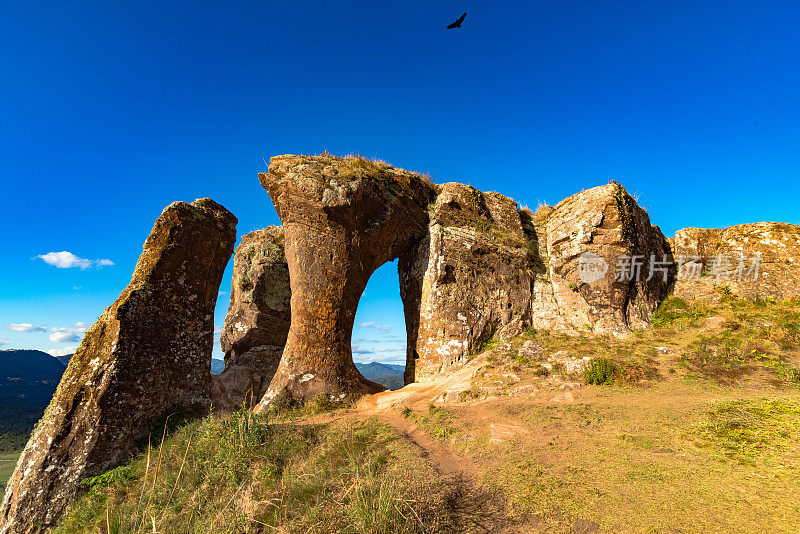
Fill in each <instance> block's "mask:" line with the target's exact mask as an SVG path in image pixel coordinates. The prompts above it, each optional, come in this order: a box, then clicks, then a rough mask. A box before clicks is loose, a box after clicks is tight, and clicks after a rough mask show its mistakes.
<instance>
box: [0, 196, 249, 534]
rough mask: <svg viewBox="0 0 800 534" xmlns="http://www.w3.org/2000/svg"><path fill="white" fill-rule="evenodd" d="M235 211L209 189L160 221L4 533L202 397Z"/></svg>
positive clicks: (25, 477)
mask: <svg viewBox="0 0 800 534" xmlns="http://www.w3.org/2000/svg"><path fill="white" fill-rule="evenodd" d="M236 222H237V221H236V218H235V217H234V216H233V215H231V214H230V213H229V212H228V211H227V210H226V209H225V208H223V207H222V206H220V205H219V204H216V203H215V202H214V201H212V200H210V199H201V200H196V201H194V202H192V203H191V204H188V203H186V202H175V203H173V204H171V205H170V206H168V207H167V208H166V209H165V210H164V212H163V213H162V214H161V216H160V217H158V219H157V220H156V223H155V226H154V227H153V230H152V232H151V234H150V236H149V237H148V238H147V241H146V242H145V244H144V250H143V252H142V255H141V256H140V257H139V261H138V263H137V264H136V269H135V271H134V273H133V277H132V279H131V282H130V284H129V285H128V287H127V288H125V290H124V291H123V292H122V294H121V295H120V296H119V298H118V299H117V300H116V302H114V304H113V305H112V306H110V307H109V308H107V309H106V310H105V312H104V313H103V314H102V315H101V317H100V319H99V320H98V321H97V322H96V323H95V324H94V326H92V328H91V329H90V330H89V331H88V332H87V333H86V336H85V337H84V339H83V341H82V342H81V345H80V347H79V348H78V350H77V352H76V353H75V355H74V356H73V357H72V359H71V360H70V363H69V366H68V368H67V370H66V371H65V373H64V376H63V378H62V380H61V383H60V384H59V386H58V389H57V390H56V393H55V395H54V397H53V400H52V401H51V402H50V405H49V406H48V408H47V411H46V412H45V415H44V416H43V418H42V420H41V421H40V422H39V424H38V425H37V427H36V429H35V430H34V432H33V435H32V436H31V438H30V441H29V442H28V445H27V446H26V448H25V450H24V451H23V453H22V456H21V457H20V459H19V462H18V463H17V468H16V470H15V471H14V474H13V475H12V477H11V480H9V482H8V485H7V489H6V493H5V498H4V499H3V502H2V505H0V532H2V533H3V534H6V533H22V532H25V533H28V532H42V531H44V530H45V529H47V528H49V527H52V526H54V525H55V524H56V522H57V521H58V520H59V519H60V517H61V516H62V514H63V513H64V510H65V508H66V506H67V505H68V504H69V502H70V501H71V500H72V498H73V497H74V496H75V494H76V492H77V491H78V488H79V484H80V482H81V481H82V480H84V479H86V478H88V477H92V476H95V475H98V474H100V473H102V472H104V471H106V470H108V469H111V468H113V467H116V466H118V465H120V464H122V463H123V462H125V461H127V460H128V459H129V458H130V457H131V455H133V454H134V453H135V452H136V451H137V442H141V440H144V443H145V444H146V443H147V439H148V433H150V432H151V431H152V432H156V433H160V430H159V428H154V426H155V425H161V427H162V428H163V425H164V424H165V419H166V418H168V417H169V416H170V415H171V414H174V413H176V412H186V411H191V410H195V409H198V408H200V409H203V408H206V407H207V405H208V402H209V397H208V395H209V389H210V380H211V379H210V375H209V372H210V367H211V350H212V344H213V331H214V323H213V316H214V305H215V303H216V299H217V293H218V290H219V284H220V281H221V279H222V273H223V271H224V269H225V265H226V264H227V263H228V259H229V258H230V255H231V252H232V251H233V245H234V242H235V239H236Z"/></svg>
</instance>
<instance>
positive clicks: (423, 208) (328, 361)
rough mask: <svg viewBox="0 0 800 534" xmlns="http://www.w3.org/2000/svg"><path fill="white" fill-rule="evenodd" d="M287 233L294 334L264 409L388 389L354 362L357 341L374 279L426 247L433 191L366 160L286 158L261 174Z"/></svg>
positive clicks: (423, 183)
mask: <svg viewBox="0 0 800 534" xmlns="http://www.w3.org/2000/svg"><path fill="white" fill-rule="evenodd" d="M259 178H260V180H261V184H262V185H263V186H264V187H265V188H266V189H267V191H268V192H269V195H270V197H271V198H272V201H273V203H274V204H275V207H276V209H277V211H278V215H279V216H280V218H281V221H282V223H283V227H284V229H285V243H286V245H285V253H286V260H287V263H288V266H289V273H290V278H291V327H290V330H289V335H288V337H287V341H286V346H285V348H284V352H283V357H282V359H281V362H280V365H279V366H278V370H277V372H276V374H275V377H274V378H273V379H272V383H271V384H270V386H269V388H268V390H267V392H266V394H265V395H264V398H263V399H262V402H261V404H260V405H259V409H263V408H264V407H266V406H267V405H268V404H269V403H270V402H271V401H272V400H273V399H275V398H276V397H277V396H278V395H281V394H282V395H285V396H286V397H289V398H291V399H294V400H304V399H309V398H312V397H316V396H319V395H329V396H332V397H334V398H336V399H342V400H346V399H349V398H353V397H357V396H359V395H361V394H363V393H370V392H376V391H380V390H382V389H383V386H380V385H378V384H375V383H374V382H370V381H369V380H367V379H365V378H364V377H363V376H361V374H360V373H359V372H358V370H357V369H356V367H355V365H354V364H353V359H352V353H351V344H350V338H351V334H352V329H353V321H354V319H355V313H356V307H357V305H358V301H359V299H360V297H361V293H362V292H363V291H364V288H365V287H366V284H367V280H368V279H369V277H370V275H371V274H372V273H373V272H374V271H375V269H377V268H378V267H379V266H380V265H382V264H383V263H385V262H387V261H390V260H392V259H394V258H397V257H398V256H399V255H400V254H402V253H404V252H406V251H407V250H409V249H410V248H411V247H412V246H413V245H414V244H415V243H416V242H417V241H419V240H420V239H422V238H423V237H424V236H425V234H426V232H427V226H428V213H427V205H428V202H429V200H430V198H431V196H432V194H433V188H432V187H431V185H430V184H429V183H428V182H427V181H426V180H424V179H423V178H422V177H421V176H420V175H418V174H416V173H412V172H408V171H404V170H401V169H397V168H394V167H391V166H389V165H386V164H383V163H376V162H371V161H367V160H365V159H362V158H358V157H348V158H335V157H332V156H328V155H322V156H316V157H306V156H290V155H287V156H277V157H273V158H271V159H270V165H269V173H265V174H260V175H259Z"/></svg>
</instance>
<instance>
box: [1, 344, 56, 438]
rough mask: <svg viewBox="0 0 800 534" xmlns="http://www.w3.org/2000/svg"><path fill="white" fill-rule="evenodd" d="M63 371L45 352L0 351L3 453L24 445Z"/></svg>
mask: <svg viewBox="0 0 800 534" xmlns="http://www.w3.org/2000/svg"><path fill="white" fill-rule="evenodd" d="M63 372H64V366H63V365H62V364H61V363H60V362H59V361H58V360H57V359H55V358H53V357H52V356H50V355H49V354H47V353H46V352H42V351H38V350H4V351H0V451H5V452H8V451H15V450H19V449H21V448H22V447H24V446H25V443H26V442H27V440H28V435H29V434H30V431H31V430H32V429H33V426H34V425H35V424H36V422H37V421H38V420H39V418H40V417H41V416H42V413H43V412H44V409H45V407H46V406H47V404H48V403H49V402H50V399H51V398H52V396H53V393H54V392H55V390H56V387H57V386H58V382H59V381H60V380H61V375H62V374H63Z"/></svg>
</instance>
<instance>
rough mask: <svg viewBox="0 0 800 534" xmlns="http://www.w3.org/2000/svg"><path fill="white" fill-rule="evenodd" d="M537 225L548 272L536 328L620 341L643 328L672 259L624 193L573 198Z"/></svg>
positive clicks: (613, 188) (612, 187) (598, 190)
mask: <svg viewBox="0 0 800 534" xmlns="http://www.w3.org/2000/svg"><path fill="white" fill-rule="evenodd" d="M540 219H541V220H539V221H537V225H536V226H538V227H539V228H540V229H539V230H536V231H537V233H538V236H537V241H538V243H539V253H540V256H541V258H542V261H543V263H544V265H545V266H546V273H545V276H543V277H541V278H540V279H539V280H537V282H538V284H537V285H538V286H539V287H537V288H536V291H535V293H536V296H535V302H534V308H533V313H532V315H533V326H534V328H542V329H564V330H574V329H582V330H588V331H590V332H593V333H596V334H608V333H610V334H626V333H627V332H629V331H630V329H631V328H641V327H644V326H647V324H649V322H650V318H651V316H652V313H653V311H654V310H655V309H656V307H657V306H658V303H659V302H660V301H661V299H663V298H664V297H665V296H666V294H667V289H668V287H669V283H670V281H671V278H672V276H673V274H674V269H673V268H672V267H671V264H672V263H671V262H672V258H671V256H670V249H669V243H668V242H667V240H666V238H665V237H664V234H662V233H661V230H659V229H658V227H657V226H653V225H651V224H650V218H649V217H648V216H647V212H645V211H644V210H643V209H642V208H641V207H640V206H639V205H638V204H637V203H636V201H635V200H634V199H633V197H631V196H630V195H629V194H628V193H627V191H625V189H623V188H622V186H620V185H619V184H617V183H611V184H608V185H604V186H600V187H594V188H592V189H587V190H585V191H582V192H580V193H578V194H576V195H572V196H571V197H568V198H566V199H564V200H562V201H561V202H560V203H558V205H556V206H555V207H554V208H553V209H552V210H546V211H545V212H544V213H543V214H542V215H541V217H540ZM542 230H543V231H542Z"/></svg>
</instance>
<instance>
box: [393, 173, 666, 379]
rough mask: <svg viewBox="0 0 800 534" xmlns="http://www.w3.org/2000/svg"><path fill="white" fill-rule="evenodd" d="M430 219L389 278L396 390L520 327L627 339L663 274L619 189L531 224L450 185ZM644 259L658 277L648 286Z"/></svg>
mask: <svg viewBox="0 0 800 534" xmlns="http://www.w3.org/2000/svg"><path fill="white" fill-rule="evenodd" d="M429 212H430V224H429V229H428V234H427V235H426V237H425V238H424V239H423V240H422V241H421V242H420V243H419V245H417V246H416V247H415V248H414V249H413V250H411V251H409V252H408V253H406V254H405V255H403V256H401V260H400V264H399V268H398V269H399V274H400V288H401V295H402V297H403V303H404V308H405V316H406V328H407V332H408V349H407V350H408V354H407V360H406V382H413V381H420V380H427V379H429V378H432V377H434V376H436V375H438V374H440V373H443V372H447V371H448V370H451V369H453V368H454V367H458V366H459V365H461V363H463V362H464V361H465V360H466V359H468V358H469V356H470V353H471V352H474V351H475V350H476V349H477V348H479V347H480V345H481V343H483V342H485V341H487V340H489V339H490V338H492V337H495V338H498V339H501V340H502V339H505V338H509V337H512V336H514V335H517V334H519V333H520V332H521V331H522V329H523V328H525V327H528V326H532V327H534V328H537V329H547V330H561V331H566V332H576V331H588V332H592V333H596V334H607V333H610V334H616V335H625V334H627V333H628V332H630V329H631V328H640V327H643V326H645V325H647V324H648V323H649V321H650V317H651V315H652V312H653V311H654V310H655V308H656V307H657V306H658V303H659V302H660V301H661V299H662V298H663V297H664V296H665V295H666V293H667V288H668V285H669V282H670V280H671V278H670V277H671V276H672V273H673V271H672V270H670V268H669V267H668V265H669V261H670V256H669V245H668V243H667V241H666V239H665V238H664V236H663V234H662V233H661V231H660V230H659V229H658V228H657V227H655V226H652V225H651V224H650V220H649V218H648V216H647V213H646V212H645V211H644V210H643V209H642V208H640V207H639V206H638V205H637V204H636V202H635V200H634V199H633V198H632V197H631V196H630V195H629V194H628V193H627V192H626V191H625V190H624V189H623V188H622V187H621V186H620V185H618V184H608V185H605V186H601V187H595V188H593V189H589V190H586V191H583V192H581V193H578V194H577V195H573V196H571V197H569V198H567V199H565V200H564V201H562V202H561V203H559V204H558V205H557V206H555V207H554V208H544V209H541V210H539V211H537V213H535V214H534V213H531V212H528V211H526V210H523V211H519V210H518V208H517V205H516V202H514V201H513V200H511V199H509V198H507V197H504V196H503V195H500V194H498V193H482V192H480V191H477V190H476V189H474V188H472V187H469V186H466V185H462V184H456V183H449V184H444V185H443V186H441V189H440V190H439V192H438V195H437V197H436V200H435V202H433V203H432V204H431V207H430V210H429ZM625 258H628V260H626V259H625ZM651 258H652V259H653V261H654V263H653V265H654V267H657V268H658V267H661V268H662V270H661V271H658V270H657V269H656V270H655V272H654V273H653V276H652V277H651V276H649V274H650V265H651V264H650V262H651ZM626 262H627V267H629V269H627V270H626V269H623V268H622V267H625V266H626ZM618 267H620V268H619V269H618ZM633 270H636V271H638V272H629V271H633ZM618 271H619V272H618ZM618 274H622V276H619V277H618ZM629 275H630V276H629Z"/></svg>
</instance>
